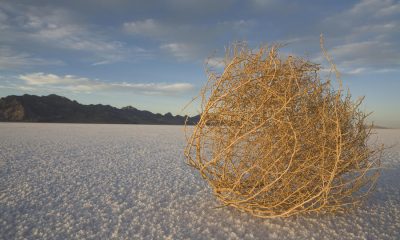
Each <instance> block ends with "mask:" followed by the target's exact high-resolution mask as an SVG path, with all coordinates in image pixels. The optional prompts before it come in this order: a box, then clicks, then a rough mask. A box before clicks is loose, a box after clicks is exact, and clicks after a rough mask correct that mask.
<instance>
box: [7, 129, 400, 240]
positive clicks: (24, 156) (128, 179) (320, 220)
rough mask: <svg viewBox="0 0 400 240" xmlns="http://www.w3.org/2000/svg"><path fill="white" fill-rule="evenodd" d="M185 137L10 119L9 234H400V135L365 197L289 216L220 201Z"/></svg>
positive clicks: (390, 133)
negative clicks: (347, 208) (341, 208)
mask: <svg viewBox="0 0 400 240" xmlns="http://www.w3.org/2000/svg"><path fill="white" fill-rule="evenodd" d="M377 132H378V134H377V136H378V137H379V139H380V141H381V142H384V143H386V144H389V145H390V144H394V143H399V142H400V130H378V131H377ZM184 146H185V139H184V136H183V131H182V126H143V125H95V124H93V125H91V124H39V123H0V239H25V238H27V239H399V238H400V154H399V153H400V144H399V145H397V146H395V147H393V148H391V149H389V150H387V152H386V153H385V155H384V157H383V163H384V164H385V165H389V166H391V168H390V170H386V171H385V172H384V173H383V174H382V176H381V178H380V180H379V184H378V187H377V191H376V192H375V194H374V195H373V196H372V197H371V198H370V199H369V200H368V202H367V203H366V204H365V205H364V206H362V207H360V208H359V209H357V210H356V211H354V212H353V213H351V214H336V215H332V214H331V215H321V216H318V215H306V216H300V217H290V218H284V219H258V218H255V217H252V216H250V215H248V214H245V213H240V212H238V211H236V210H235V209H232V208H222V209H214V207H215V206H218V202H217V200H216V199H215V198H214V197H213V196H212V194H211V190H210V189H209V188H208V187H207V185H206V183H205V182H204V181H203V180H202V179H201V178H200V177H199V174H198V173H197V172H196V171H195V170H193V169H191V168H189V167H188V166H187V165H185V163H184V158H183V154H182V151H183V148H184Z"/></svg>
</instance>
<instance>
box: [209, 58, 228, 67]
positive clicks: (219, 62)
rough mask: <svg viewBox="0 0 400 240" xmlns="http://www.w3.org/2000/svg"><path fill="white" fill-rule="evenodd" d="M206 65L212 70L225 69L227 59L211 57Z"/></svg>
mask: <svg viewBox="0 0 400 240" xmlns="http://www.w3.org/2000/svg"><path fill="white" fill-rule="evenodd" d="M206 64H207V65H208V66H210V67H212V68H224V67H225V58H221V57H211V58H208V59H207V60H206Z"/></svg>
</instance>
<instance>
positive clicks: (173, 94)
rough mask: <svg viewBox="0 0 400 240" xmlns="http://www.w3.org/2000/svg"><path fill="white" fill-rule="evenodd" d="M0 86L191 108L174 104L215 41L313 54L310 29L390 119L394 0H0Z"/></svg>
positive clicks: (216, 58) (393, 114)
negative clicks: (278, 46) (282, 45)
mask: <svg viewBox="0 0 400 240" xmlns="http://www.w3.org/2000/svg"><path fill="white" fill-rule="evenodd" d="M0 33H1V34H0V97H3V96H7V95H10V94H17V95H20V94H24V93H29V94H37V95H47V94H50V93H56V94H59V95H63V96H66V97H69V98H71V99H74V100H77V101H79V102H81V103H85V104H88V103H102V104H110V105H113V106H116V107H122V106H127V105H132V106H135V107H137V108H139V109H146V110H150V111H153V112H159V113H166V112H172V113H173V114H195V113H196V105H194V106H192V107H191V108H189V109H188V110H186V112H181V110H182V108H183V106H184V105H185V104H186V103H187V102H189V101H190V100H191V98H192V97H194V96H196V95H197V94H198V91H199V89H200V88H201V86H202V85H203V84H204V83H205V81H206V79H207V76H206V74H205V71H204V67H205V61H206V59H209V61H208V62H209V64H210V65H212V66H214V67H218V66H220V65H221V57H222V56H223V55H224V47H226V46H227V45H229V44H230V43H232V42H234V41H243V40H245V41H247V42H248V43H249V45H250V46H251V47H254V48H256V47H257V46H260V45H261V44H264V43H276V42H279V43H287V44H288V45H287V46H286V47H285V48H284V49H282V51H283V52H285V53H292V54H298V55H304V56H307V57H309V58H310V59H311V60H313V61H315V62H318V63H319V62H320V63H323V58H322V57H321V51H320V49H319V35H320V34H321V33H323V34H324V36H325V41H326V43H325V47H326V49H327V50H328V51H329V53H330V54H331V55H332V57H333V59H334V62H335V63H336V64H337V66H338V69H339V71H341V72H342V74H343V77H342V78H343V79H342V80H343V82H344V85H345V86H348V87H349V88H350V90H351V92H352V95H353V96H354V98H356V97H358V96H363V95H365V96H366V99H365V102H364V105H363V106H362V109H364V110H365V111H373V112H374V113H373V115H372V117H371V120H373V121H374V122H375V123H376V124H378V125H384V126H389V127H400V107H399V103H400V93H399V91H400V79H399V73H400V41H399V39H400V2H399V1H395V0H362V1H337V0H336V1H316V0H312V1H288V0H265V1H263V0H249V1H239V0H221V1H216V0H163V1H161V0H160V1H150V0H147V1H128V0H113V1H111V0H110V1H108V0H86V1H76V0H71V1H54V0H47V1H44V0H36V1H11V0H10V1H5V0H2V1H0Z"/></svg>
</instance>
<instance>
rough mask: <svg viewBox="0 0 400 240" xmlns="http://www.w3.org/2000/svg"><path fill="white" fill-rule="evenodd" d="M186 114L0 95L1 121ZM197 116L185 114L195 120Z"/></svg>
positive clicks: (130, 119) (125, 119)
mask: <svg viewBox="0 0 400 240" xmlns="http://www.w3.org/2000/svg"><path fill="white" fill-rule="evenodd" d="M185 119H186V117H185V116H180V115H176V116H173V115H172V114H171V113H167V114H164V115H162V114H159V113H156V114H155V113H152V112H149V111H142V110H138V109H136V108H134V107H131V106H128V107H124V108H121V109H119V108H115V107H112V106H109V105H102V104H96V105H93V104H91V105H83V104H80V103H78V102H77V101H71V100H70V99H68V98H65V97H61V96H58V95H55V94H51V95H48V96H35V95H28V94H25V95H23V96H14V95H11V96H7V97H4V98H0V121H3V122H60V123H61V122H63V123H132V124H175V125H179V124H184V122H185ZM198 120H199V116H195V117H189V119H188V124H195V123H197V121H198Z"/></svg>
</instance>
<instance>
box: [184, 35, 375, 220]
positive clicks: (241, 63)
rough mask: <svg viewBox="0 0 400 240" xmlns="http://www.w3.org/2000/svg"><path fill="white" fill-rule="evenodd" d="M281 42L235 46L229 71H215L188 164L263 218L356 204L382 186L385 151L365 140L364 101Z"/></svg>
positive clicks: (223, 196) (221, 194) (229, 202)
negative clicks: (285, 52) (286, 52)
mask: <svg viewBox="0 0 400 240" xmlns="http://www.w3.org/2000/svg"><path fill="white" fill-rule="evenodd" d="M321 41H322V40H321ZM321 46H322V44H321ZM279 47H280V46H278V45H271V46H265V47H261V48H260V49H259V50H257V51H254V50H252V49H250V48H249V47H248V46H247V45H246V44H243V43H238V44H234V45H233V46H231V47H230V48H229V49H228V50H227V54H226V58H225V67H224V69H223V71H222V72H221V73H220V74H218V73H216V72H213V71H210V72H209V80H208V82H207V84H206V86H205V87H204V88H203V89H202V91H201V94H200V97H201V100H202V101H201V117H200V120H199V122H198V124H197V125H196V126H195V127H194V129H190V134H189V136H188V139H187V140H188V144H187V147H186V149H185V155H186V157H187V161H188V164H189V165H191V166H193V167H194V168H196V169H198V170H199V171H200V173H201V176H202V177H203V178H204V179H205V180H207V181H208V183H209V184H210V186H211V187H212V189H213V192H214V194H215V195H216V197H217V198H218V199H219V200H220V201H221V202H222V204H223V205H224V206H233V207H236V208H238V209H239V210H242V211H245V212H249V213H251V214H253V215H255V216H259V217H265V218H271V217H280V216H290V215H293V214H298V213H302V212H331V211H336V210H343V209H347V206H354V205H357V204H358V203H360V202H361V201H362V200H363V199H364V198H365V197H366V196H367V195H368V194H369V193H370V192H371V190H372V189H373V188H374V186H375V183H376V180H377V178H378V176H379V167H380V154H381V148H378V147H371V146H370V145H368V144H367V141H368V139H369V138H370V135H371V128H370V127H367V125H366V117H367V114H365V113H363V112H362V111H360V110H359V105H360V104H361V101H362V100H359V101H353V100H352V99H351V97H350V94H349V92H345V91H343V90H342V87H341V82H340V80H338V81H337V82H338V84H333V83H332V81H331V79H330V77H327V79H325V78H324V79H323V78H322V77H321V75H320V72H321V71H320V65H318V64H315V63H313V62H311V61H309V60H307V59H305V58H302V57H296V56H282V55H280V54H279ZM322 49H323V48H322ZM323 52H324V54H325V57H326V58H327V59H328V62H330V63H332V62H331V61H330V58H329V55H328V54H327V53H326V51H325V50H324V49H323ZM331 66H332V67H333V72H336V73H337V71H336V68H335V67H334V65H333V64H332V65H331ZM336 78H337V79H338V78H339V76H337V77H336ZM336 85H337V86H338V87H337V89H336V90H335V88H334V86H336ZM188 133H189V132H188Z"/></svg>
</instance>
